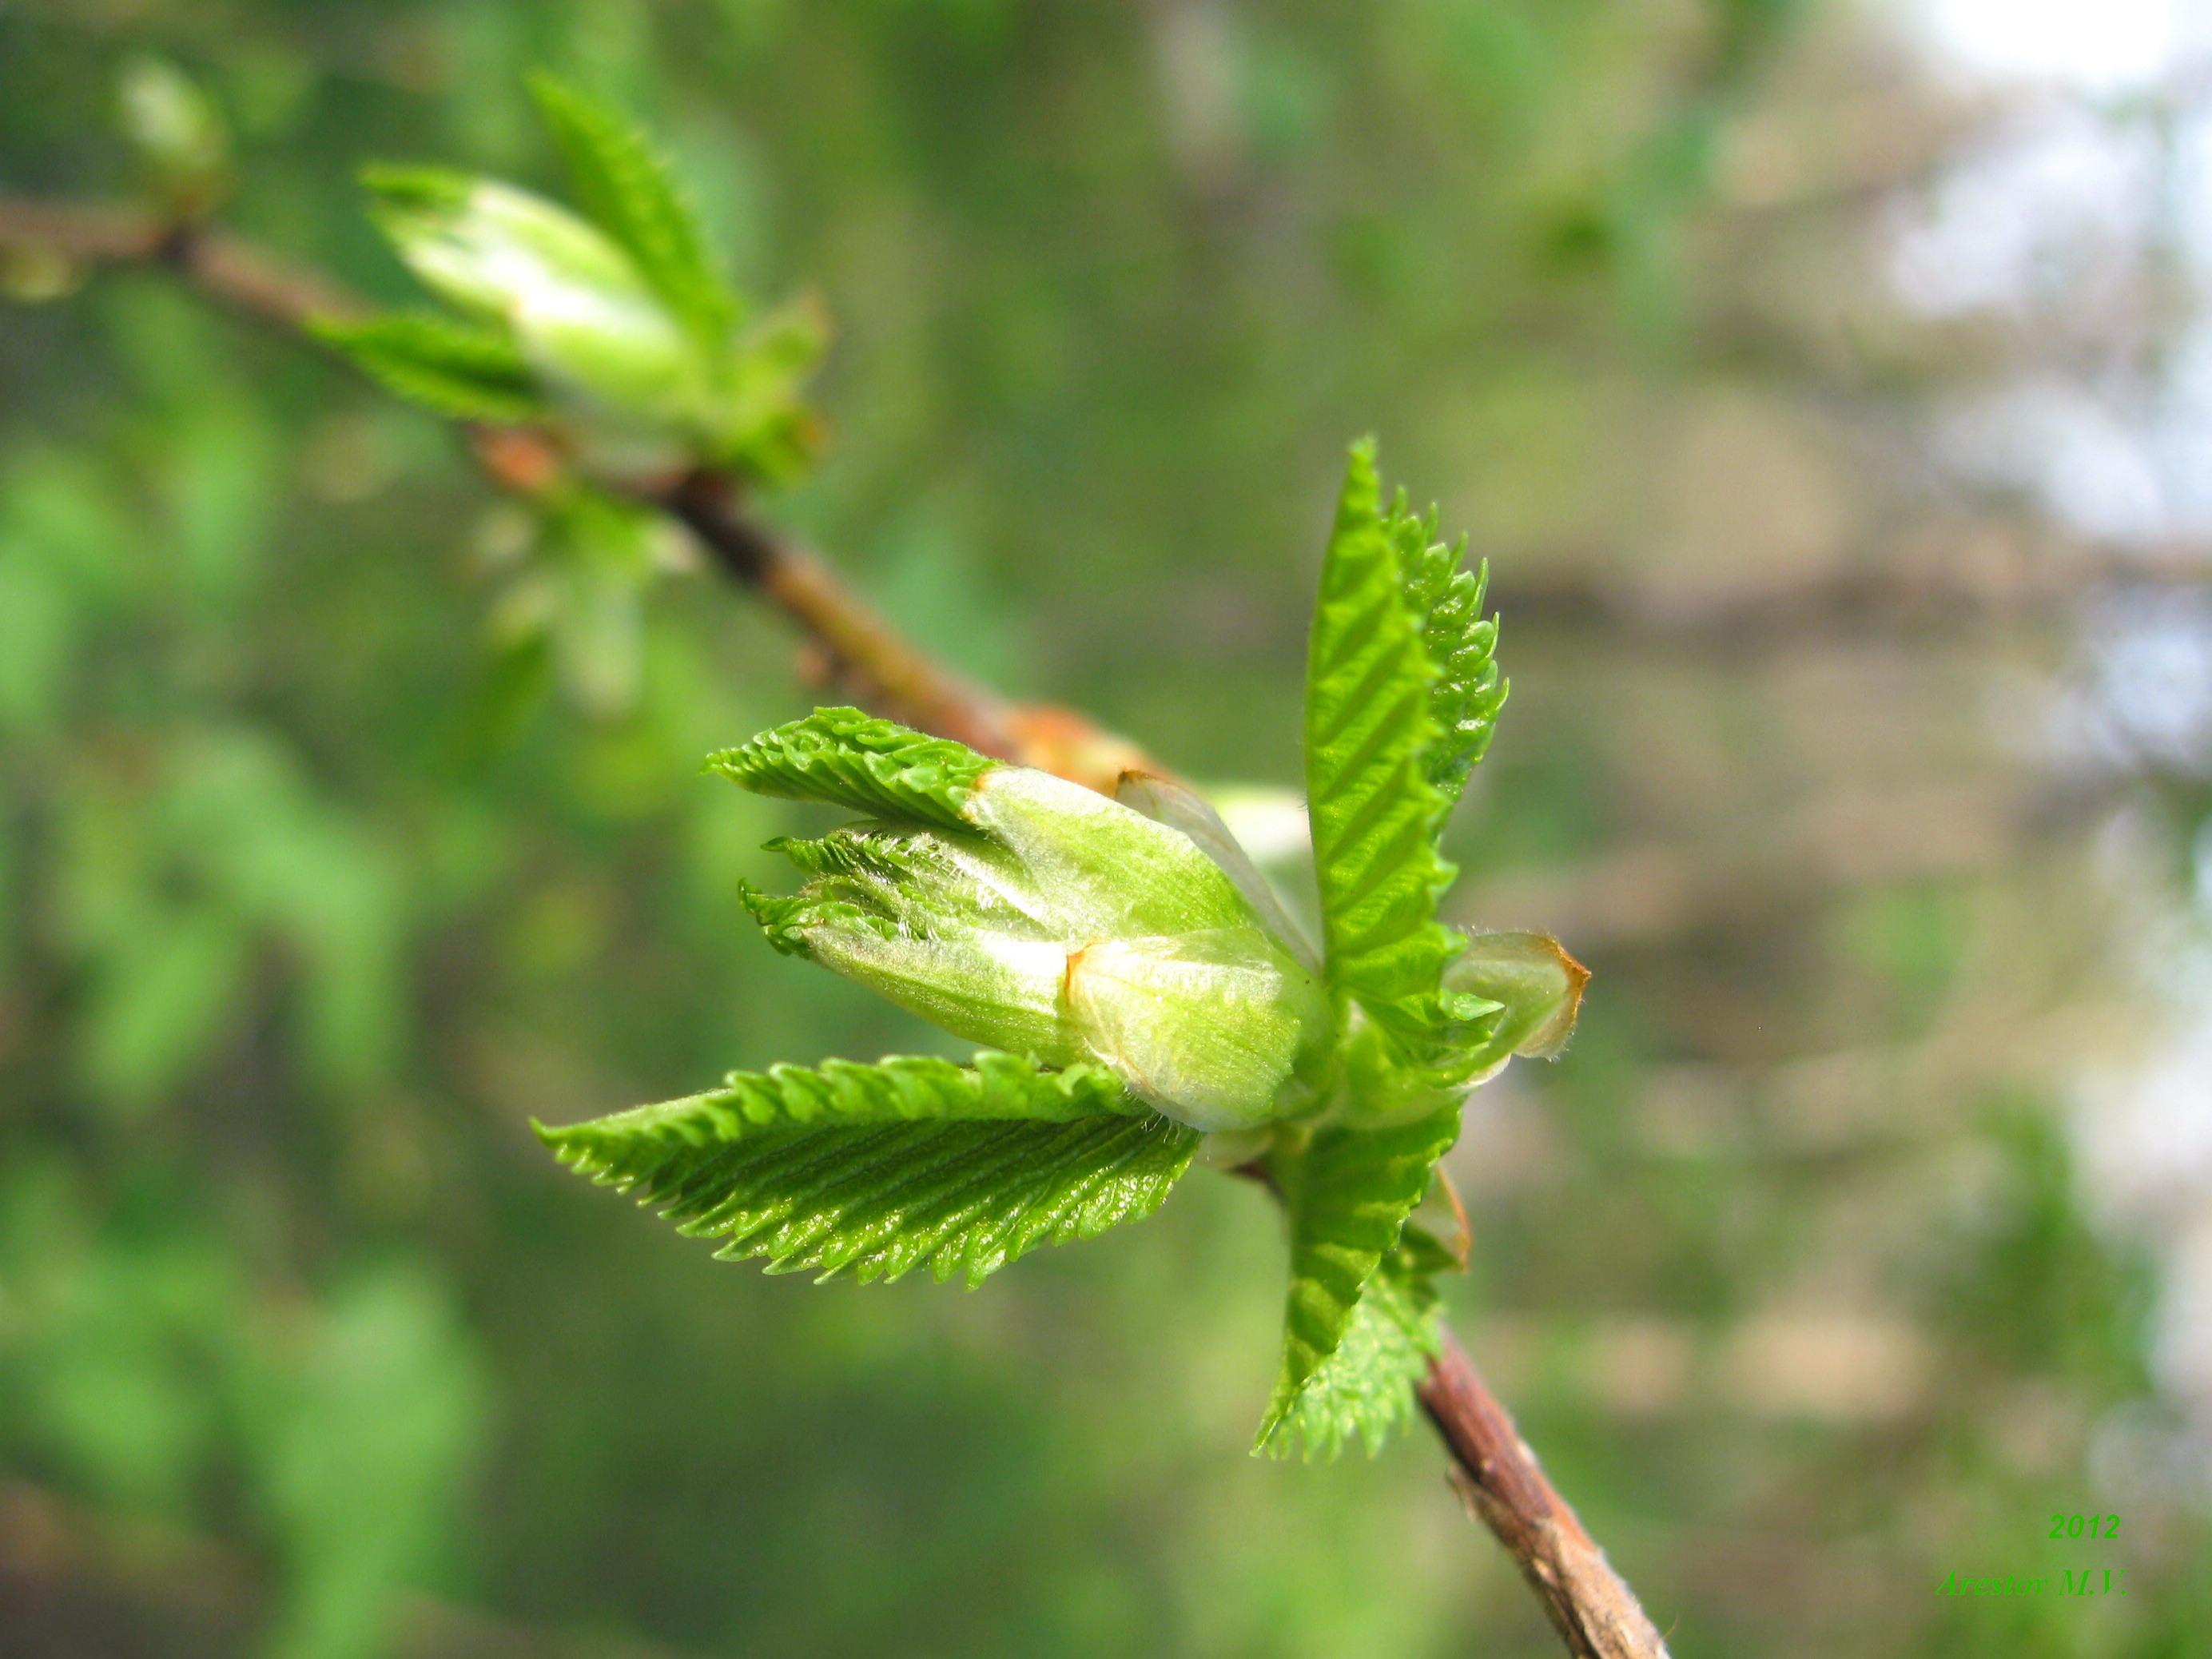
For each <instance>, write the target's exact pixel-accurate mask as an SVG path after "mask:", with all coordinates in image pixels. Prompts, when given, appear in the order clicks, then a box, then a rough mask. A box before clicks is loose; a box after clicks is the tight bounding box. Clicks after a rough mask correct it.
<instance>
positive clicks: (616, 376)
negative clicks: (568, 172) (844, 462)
mask: <svg viewBox="0 0 2212 1659" xmlns="http://www.w3.org/2000/svg"><path fill="white" fill-rule="evenodd" d="M368 183H369V187H370V188H371V189H372V190H373V191H375V192H376V195H377V197H378V205H377V219H378V222H379V223H380V224H381V226H382V227H383V228H384V231H385V234H386V235H388V236H389V237H390V238H391V239H392V245H393V246H394V247H396V248H397V249H398V252H399V256H400V258H403V259H404V260H405V261H406V262H407V264H408V266H409V267H410V269H411V270H413V271H414V272H415V274H416V276H418V277H420V278H421V279H422V282H423V283H424V285H425V286H427V287H428V288H429V289H432V290H433V291H434V292H435V293H436V294H438V295H440V296H441V297H442V298H444V299H446V300H447V301H451V302H452V303H453V304H454V305H455V306H458V307H460V308H461V309H462V310H464V311H468V312H472V313H476V314H477V315H478V316H481V317H483V318H485V319H489V320H491V321H495V322H497V323H500V324H502V325H505V326H506V327H507V329H508V330H509V331H512V333H513V336H514V338H515V341H516V343H518V344H519V345H520V347H521V348H522V350H523V353H524V355H525V356H526V357H527V358H529V360H530V362H531V364H532V367H533V368H535V369H536V370H537V371H538V373H539V374H543V375H544V376H545V378H546V379H547V380H548V381H550V382H551V383H552V384H553V385H554V386H556V388H557V389H559V390H562V391H565V392H569V393H571V394H573V395H578V396H580V397H581V398H583V399H585V400H586V403H587V404H598V405H599V406H600V408H601V410H602V411H604V412H611V413H614V414H617V415H618V416H623V417H625V418H627V419H628V420H629V421H630V422H633V423H634V424H641V425H642V426H645V427H647V428H669V429H673V428H681V427H683V426H684V424H685V423H686V422H688V421H690V419H692V418H693V417H695V416H696V412H697V410H698V407H699V405H700V404H701V401H702V398H703V396H704V391H705V388H704V382H703V376H702V373H701V371H700V369H699V368H698V367H697V365H696V361H695V357H696V354H695V352H694V350H693V349H692V348H691V346H690V343H689V342H688V341H687V338H686V337H685V335H684V331H683V329H682V328H681V327H680V326H679V325H678V323H677V322H676V320H675V319H673V318H672V317H671V316H670V315H669V313H668V311H667V308H666V307H665V306H664V305H663V304H662V303H661V301H660V300H659V297H658V296H657V295H654V293H653V289H652V288H651V286H650V285H649V284H648V283H647V282H646V280H645V278H644V276H642V275H641V273H640V271H639V270H638V268H637V266H636V264H635V262H634V261H633V260H632V259H631V258H630V257H629V254H627V253H626V252H623V249H622V248H621V247H620V246H617V244H616V243H615V242H614V241H613V240H611V239H610V238H609V237H607V236H605V235H604V234H601V233H600V232H599V230H597V229H595V228H593V227H592V226H591V225H590V224H588V223H586V222H585V221H584V220H582V219H580V218H578V217H577V216H575V215H574V214H572V213H570V212H568V211H567V210H565V209H562V208H559V207H556V206H555V205H554V204H552V203H550V202H548V201H546V200H544V198H543V197H537V196H532V195H531V194H529V193H528V192H527V191H520V190H516V189H513V187H512V186H510V185H501V184H496V183H494V182H492V181H490V180H489V179H471V178H468V177H466V176H464V175H460V174H453V173H439V172H422V171H411V170H410V171H398V172H393V171H380V172H376V173H372V174H371V175H370V177H369V179H368Z"/></svg>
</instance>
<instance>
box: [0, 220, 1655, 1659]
mask: <svg viewBox="0 0 2212 1659" xmlns="http://www.w3.org/2000/svg"><path fill="white" fill-rule="evenodd" d="M8 249H15V250H19V251H26V252H31V253H33V254H38V255H43V256H46V257H55V256H58V257H60V258H64V259H67V260H70V261H72V262H76V263H79V264H88V265H126V266H128V265H137V266H143V267H147V268H149V269H154V270H167V271H169V272H171V273H173V274H174V275H175V276H178V277H179V278H181V279H182V280H183V281H185V282H186V283H190V284H191V286H192V287H194V288H195V289H198V290H199V291H201V292H203V293H204V294H206V295H210V297H212V298H214V299H216V300H219V301H222V302H223V303H225V304H227V305H228V306H230V307H232V308H234V309H235V310H237V311H239V312H240V313H244V314H246V315H247V316H249V317H252V318H254V319H258V320H260V321H263V322H266V323H270V324H274V325H278V326H280V327H282V328H283V329H285V330H287V331H293V332H297V331H301V330H304V329H305V328H306V326H307V325H308V324H309V323H311V322H313V321H314V320H316V319H321V318H332V317H338V318H345V317H356V316H359V315H361V314H362V313H364V312H365V311H366V309H367V307H366V306H365V305H364V304H363V302H362V301H359V300H358V299H356V298H355V297H354V296H352V295H349V294H347V293H346V292H345V291H344V290H343V289H338V288H337V287H335V286H334V285H332V284H331V283H329V282H328V281H327V280H326V279H325V278H324V277H322V276H319V275H318V274H315V273H312V272H307V271H303V270H295V269H292V268H289V267H288V266H286V265H284V264H282V263H281V262H279V261H277V260H276V259H273V258H270V257H269V256H267V255H266V254H264V253H263V252H260V251H259V250H258V249H257V248H255V247H253V246H252V245H251V244H248V243H246V242H244V241H242V240H239V239H238V238H235V237H233V236H230V235H228V234H224V233H222V232H219V231H216V230H213V229H210V228H205V227H202V226H186V227H177V226H172V225H166V224H164V223H162V222H161V221H159V220H158V219H155V218H153V217H151V216H147V215H144V214H140V213H134V212H131V211H130V210H121V209H113V208H105V207H76V206H59V205H49V204H42V203H35V202H27V201H22V200H19V199H13V198H8V197H0V250H8ZM467 432H468V436H469V439H470V444H471V451H472V453H474V454H475V456H476V459H477V461H478V463H479V464H480V465H482V466H483V470H484V471H485V472H486V473H487V474H488V475H489V477H491V478H492V479H493V480H494V481H495V482H496V483H499V484H500V485H501V487H503V488H505V489H511V490H515V491H518V492H520V493H523V494H532V493H535V492H537V491H539V490H542V489H545V488H547V487H548V486H549V485H550V484H551V483H553V482H554V480H555V479H556V478H557V477H559V476H560V475H561V473H562V471H564V470H565V468H566V465H567V463H566V459H565V458H564V457H563V456H562V453H560V450H559V447H558V446H557V445H556V443H555V442H554V441H553V440H552V439H551V437H550V435H546V434H543V433H538V432H533V431H529V430H525V429H511V428H473V427H472V428H467ZM626 493H627V494H629V495H630V496H631V497H632V498H633V499H635V500H637V501H642V502H645V503H647V504H648V505H651V506H653V507H657V508H658V509H659V510H660V511H662V512H664V513H666V514H668V516H670V517H671V518H672V519H674V520H677V521H678V523H680V524H682V525H683V526H684V527H685V528H686V529H688V530H689V531H690V532H691V533H692V535H693V536H694V537H695V538H696V539H697V540H698V542H699V544H700V545H701V546H702V548H703V549H704V550H705V551H706V553H707V554H708V557H709V559H710V561H711V562H712V564H713V567H714V568H715V569H717V570H719V571H720V572H721V573H722V574H724V575H725V576H726V577H728V578H729V579H730V580H732V581H733V582H735V583H737V584H738V585H739V586H743V587H745V588H747V589H749V590H750V591H752V592H757V593H758V594H760V595H761V596H762V597H763V598H764V599H767V600H768V601H769V603H770V604H772V605H775V607H776V608H777V609H778V610H779V611H782V612H783V614H784V615H785V616H786V617H789V618H790V619H791V620H792V621H793V623H796V624H797V625H798V626H799V629H801V631H802V632H803V633H805V635H806V636H807V638H808V639H809V640H810V641H811V642H812V643H813V645H814V646H815V647H816V648H817V650H818V651H819V652H820V653H822V655H823V658H824V659H825V660H826V663H827V665H829V668H830V669H831V670H832V671H834V672H836V674H837V675H838V676H839V677H840V678H842V679H844V680H845V681H846V683H847V684H849V685H850V686H852V688H853V689H854V695H855V696H859V697H860V699H861V700H863V701H865V702H869V703H870V704H871V705H872V707H874V708H877V709H878V710H879V711H880V712H882V713H884V714H888V715H891V716H893V717H895V718H896V719H898V720H902V721H903V722H904V723H906V724H908V725H911V726H918V727H921V728H922V729H923V730H927V731H932V732H937V733H939V735H942V736H945V737H951V738H958V739H959V740H960V741H962V742H963V743H966V744H969V746H970V747H973V748H975V749H979V750H983V751H984V752H986V753H988V754H994V755H999V756H1004V757H1011V758H1015V759H1018V760H1021V761H1023V762H1024V763H1027V764H1030V765H1034V766H1040V767H1043V768H1045V769H1049V770H1052V771H1054V772H1057V773H1060V775H1063V776H1066V777H1071V778H1073V779H1074V780H1076V781H1079V782H1084V783H1090V784H1092V785H1093V786H1094V787H1110V784H1111V782H1112V781H1113V780H1114V779H1115V778H1117V777H1118V776H1119V775H1121V772H1122V771H1123V770H1125V769H1128V768H1130V767H1133V766H1142V767H1146V768H1147V769H1152V770H1158V765H1157V763H1152V762H1149V761H1147V760H1146V758H1145V757H1144V756H1143V755H1142V753H1141V751H1140V750H1137V749H1136V748H1135V747H1134V746H1133V745H1132V744H1128V743H1127V741H1126V740H1124V739H1121V738H1116V737H1115V736H1114V735H1113V734H1111V733H1109V732H1103V731H1102V730H1100V729H1099V728H1098V727H1097V726H1094V725H1092V724H1091V722H1090V721H1089V720H1086V719H1085V718H1084V717H1083V716H1081V715H1079V714H1075V713H1073V711H1071V710H1067V709H1063V708H1050V707H1020V706H1017V705H1013V704H1009V703H1006V702H1002V701H1000V699H998V698H996V697H994V696H991V695H990V694H989V693H987V692H985V691H982V690H980V689H978V688H977V687H975V686H974V685H972V684H969V682H968V681H966V680H965V679H963V678H960V677H959V676H957V675H956V674H953V673H951V671H948V670H946V669H945V668H944V667H942V666H940V665H939V664H938V663H937V662H936V661H935V660H934V659H932V658H931V657H929V656H928V655H927V654H926V653H923V652H922V651H921V650H920V649H918V648H917V647H915V646H914V645H913V644H912V643H911V642H909V641H907V640H905V639H903V638H902V637H901V636H900V635H898V634H897V633H896V631H895V630H894V629H892V628H891V627H890V625H889V624H888V623H885V622H884V620H883V619H882V618H881V617H878V615H876V613H875V612H874V611H872V610H871V609H870V608H869V607H868V606H866V605H864V604H862V603H861V602H860V599H857V598H856V597H855V596H854V594H852V593H851V592H849V591H848V589H846V587H845V586H843V584H842V582H840V581H839V580H837V578H836V576H835V575H834V574H832V573H831V572H830V570H829V568H827V567H826V566H825V565H823V563H822V562H820V561H819V560H817V559H816V558H814V557H812V556H811V555H808V554H806V553H805V552H804V551H802V550H799V549H798V548H796V547H794V546H793V545H792V544H790V543H788V542H787V541H785V540H784V539H783V538H781V537H779V536H777V535H776V534H775V532H772V531H770V530H769V529H768V528H766V527H765V526H763V525H762V524H761V523H760V522H759V521H758V520H756V519H754V518H752V517H751V516H750V515H749V514H748V513H746V512H745V511H744V502H743V500H742V495H741V492H740V490H739V489H738V483H737V482H736V480H734V479H732V478H731V477H727V476H726V475H724V474H720V473H716V472H711V471H692V472H689V473H686V474H684V475H683V476H681V477H677V478H673V479H667V480H657V481H649V482H646V483H635V484H632V485H629V486H626ZM1420 1399H1421V1404H1422V1406H1423V1407H1424V1408H1425V1410H1426V1411H1427V1413H1428V1415H1429V1418H1430V1419H1431V1421H1432V1422H1433V1423H1434V1424H1435V1425H1436V1427H1437V1432H1438V1434H1439V1435H1440V1436H1441V1437H1443V1442H1444V1444H1445V1447H1446V1449H1448V1450H1449V1452H1450V1454H1451V1456H1452V1458H1453V1460H1454V1464H1455V1468H1454V1471H1453V1478H1454V1480H1455V1484H1456V1485H1457V1486H1459V1487H1460V1489H1461V1491H1462V1492H1463V1493H1465V1494H1467V1495H1468V1502H1469V1504H1470V1507H1471V1508H1472V1510H1474V1514H1475V1515H1476V1516H1478V1517H1479V1518H1480V1520H1481V1521H1482V1522H1484V1524H1486V1526H1488V1527H1489V1528H1490V1529H1491V1531H1492V1533H1493V1534H1496V1536H1497V1538H1498V1541H1499V1542H1500V1543H1501V1544H1503V1545H1504V1547H1505V1548H1506V1549H1507V1550H1508V1551H1509V1552H1510V1553H1511V1554H1512V1555H1513V1557H1514V1559H1515V1560H1516V1561H1517V1562H1518V1563H1519V1564H1520V1566H1521V1570H1522V1573H1523V1575H1524V1576H1525V1577H1527V1578H1528V1582H1529V1583H1530V1584H1531V1585H1532V1586H1533V1587H1534V1589H1535V1590H1536V1592H1537V1595H1539V1597H1540V1598H1541V1600H1542V1601H1543V1603H1544V1606H1545V1609H1546V1611H1547V1613H1548V1614H1549V1615H1550V1617H1551V1619H1552V1621H1553V1624H1554V1625H1555V1626H1558V1628H1559V1632H1560V1635H1561V1637H1562V1638H1563V1639H1564V1640H1565V1642H1566V1643H1567V1644H1568V1648H1569V1650H1570V1651H1571V1653H1573V1654H1575V1655H1576V1656H1577V1659H1583V1656H1595V1659H1631V1656H1633V1659H1664V1656H1665V1653H1666V1649H1665V1647H1664V1645H1663V1644H1662V1643H1661V1642H1660V1640H1659V1638H1658V1636H1657V1634H1656V1632H1654V1631H1653V1630H1652V1627H1651V1625H1650V1620H1647V1619H1645V1618H1644V1614H1643V1613H1642V1610H1641V1609H1640V1608H1639V1607H1638V1606H1637V1603H1636V1599H1635V1597H1634V1596H1633V1595H1631V1594H1630V1593H1629V1590H1628V1588H1627V1586H1626V1584H1624V1583H1622V1582H1621V1581H1620V1578H1619V1577H1617V1576H1616V1575H1615V1574H1614V1573H1613V1571H1612V1569H1611V1568H1610V1567H1608V1566H1607V1565H1606V1564H1605V1559H1604V1556H1603V1555H1602V1553H1601V1552H1600V1551H1599V1550H1598V1548H1597V1547H1596V1546H1595V1544H1594V1543H1592V1542H1591V1541H1590V1539H1589V1534H1587V1533H1586V1532H1584V1531H1583V1527H1582V1523H1581V1522H1579V1521H1578V1520H1577V1519H1576V1517H1575V1514H1574V1511H1573V1510H1571V1509H1570V1508H1569V1507H1568V1505H1567V1503H1566V1500H1565V1498H1561V1497H1560V1496H1559V1493H1558V1492H1555V1491H1554V1490H1553V1488H1552V1486H1551V1484H1550V1483H1549V1482H1548V1481H1547V1480H1545V1479H1544V1475H1543V1472H1542V1471H1541V1469H1540V1468H1538V1467H1537V1464H1536V1460H1535V1458H1534V1455H1532V1454H1531V1453H1530V1452H1529V1450H1528V1447H1527V1446H1526V1445H1525V1444H1523V1443H1522V1440H1521V1438H1520V1436H1519V1434H1518V1432H1517V1431H1516V1430H1515V1429H1514V1427H1513V1423H1512V1419H1510V1417H1509V1416H1507V1414H1506V1413H1505V1409H1504V1407H1502V1406H1501V1405H1499V1404H1498V1401H1497V1400H1496V1399H1495V1398H1494V1397H1493V1396H1492V1395H1491V1393H1490V1391H1489V1390H1488V1389H1486V1388H1485V1387H1484V1386H1483V1384H1482V1381H1481V1378H1480V1376H1478V1375H1477V1374H1476V1372H1475V1370H1474V1362H1473V1361H1471V1360H1470V1359H1469V1358H1468V1356H1467V1354H1466V1352H1465V1351H1464V1350H1462V1348H1461V1347H1460V1346H1458V1345H1457V1344H1456V1343H1455V1342H1453V1341H1452V1340H1449V1337H1448V1338H1447V1339H1446V1342H1445V1346H1444V1347H1443V1351H1442V1352H1440V1353H1439V1354H1438V1356H1437V1358H1436V1359H1435V1360H1434V1361H1432V1362H1431V1367H1430V1370H1429V1374H1428V1376H1427V1378H1426V1380H1425V1382H1424V1383H1422V1385H1421V1389H1420Z"/></svg>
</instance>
